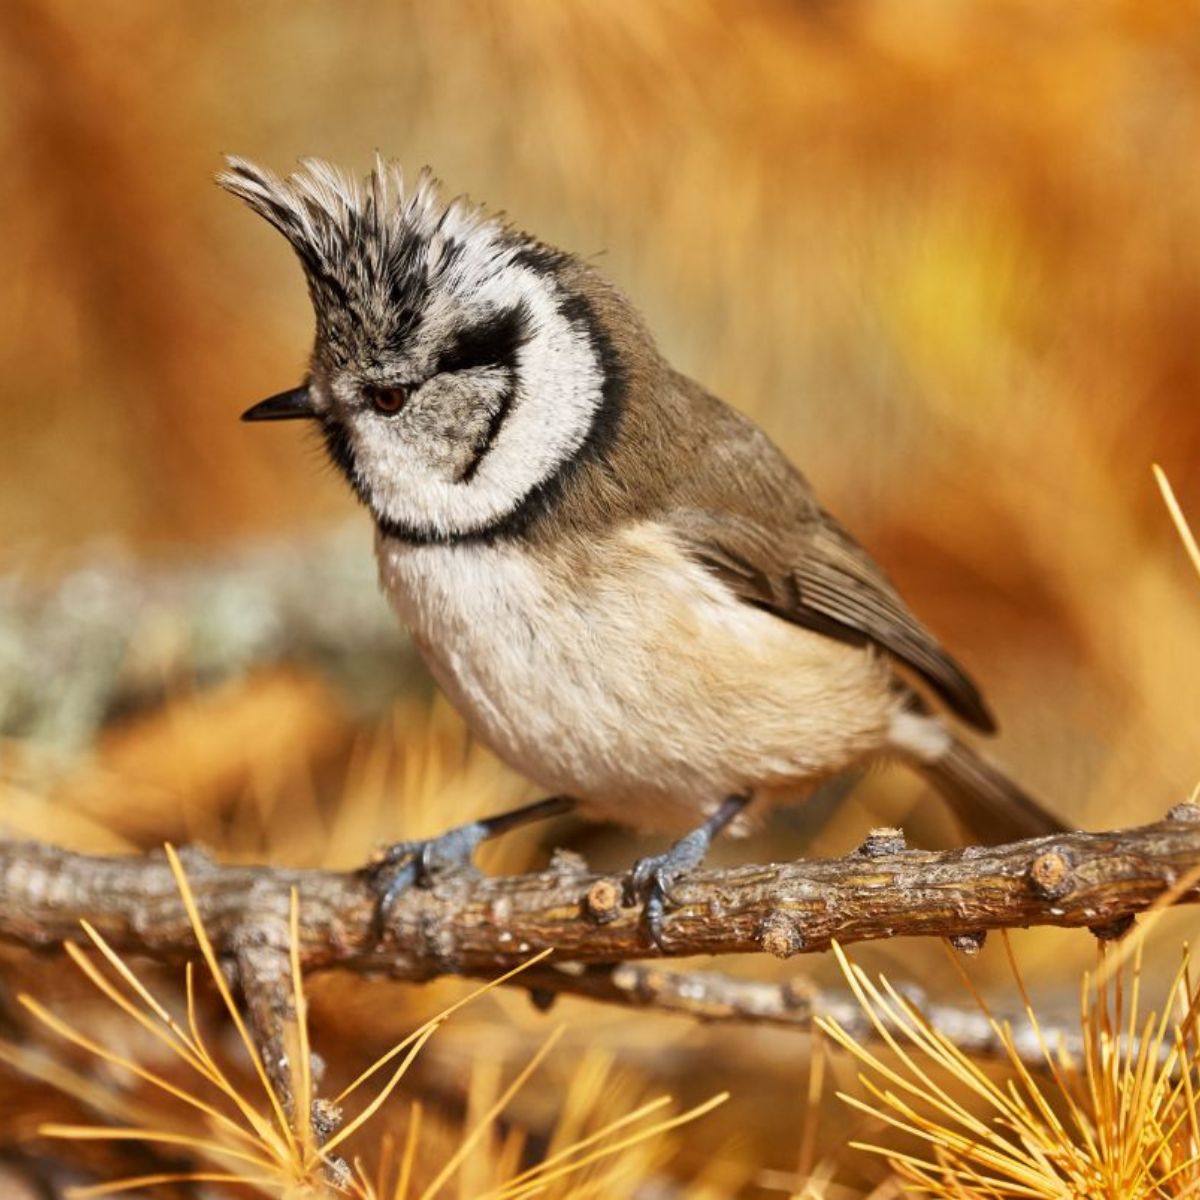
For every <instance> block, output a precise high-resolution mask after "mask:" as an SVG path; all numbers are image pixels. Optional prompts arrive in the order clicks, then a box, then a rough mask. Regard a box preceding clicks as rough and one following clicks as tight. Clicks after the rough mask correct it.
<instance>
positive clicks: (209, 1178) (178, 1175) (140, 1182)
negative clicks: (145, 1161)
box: [67, 1171, 277, 1200]
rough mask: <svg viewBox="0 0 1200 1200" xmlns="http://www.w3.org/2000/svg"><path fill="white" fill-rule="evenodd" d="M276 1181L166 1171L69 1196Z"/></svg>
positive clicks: (82, 1198) (91, 1199) (78, 1199)
mask: <svg viewBox="0 0 1200 1200" xmlns="http://www.w3.org/2000/svg"><path fill="white" fill-rule="evenodd" d="M276 1182H277V1181H276V1180H275V1179H274V1178H272V1177H270V1176H267V1177H265V1178H262V1179H247V1178H246V1177H245V1176H244V1175H229V1174H226V1173H224V1172H218V1171H179V1172H173V1173H168V1172H164V1173H163V1174H160V1175H138V1176H135V1177H132V1178H129V1179H119V1180H117V1181H116V1182H115V1183H97V1184H92V1185H91V1186H89V1187H73V1188H68V1189H67V1196H68V1197H69V1198H70V1200H98V1197H100V1196H117V1195H120V1194H121V1193H122V1192H134V1191H139V1190H140V1189H142V1188H150V1187H159V1186H161V1185H162V1184H164V1183H233V1184H243V1185H249V1186H251V1187H270V1186H271V1185H272V1184H274V1183H276Z"/></svg>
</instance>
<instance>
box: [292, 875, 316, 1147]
mask: <svg viewBox="0 0 1200 1200" xmlns="http://www.w3.org/2000/svg"><path fill="white" fill-rule="evenodd" d="M290 899H291V903H290V908H289V912H288V941H289V947H288V949H289V963H290V965H291V971H292V1006H293V1009H294V1014H295V1015H294V1017H293V1022H294V1028H295V1031H296V1041H297V1043H298V1046H297V1050H298V1056H299V1060H300V1061H299V1064H298V1066H299V1072H300V1083H299V1087H297V1088H296V1099H295V1111H296V1112H297V1113H298V1114H300V1120H299V1124H300V1139H301V1150H302V1153H303V1155H304V1157H305V1159H308V1158H309V1157H310V1156H311V1154H312V1152H313V1138H312V1119H311V1114H312V1107H313V1083H312V1055H311V1053H310V1046H309V1042H308V1000H307V998H306V997H305V995H304V981H303V976H302V975H301V974H300V893H299V892H298V891H297V890H296V889H295V888H292V893H291V898H290Z"/></svg>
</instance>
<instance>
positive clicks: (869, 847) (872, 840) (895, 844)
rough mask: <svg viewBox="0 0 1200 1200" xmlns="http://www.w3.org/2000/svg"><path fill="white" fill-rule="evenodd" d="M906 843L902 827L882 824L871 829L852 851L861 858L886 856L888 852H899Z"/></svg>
mask: <svg viewBox="0 0 1200 1200" xmlns="http://www.w3.org/2000/svg"><path fill="white" fill-rule="evenodd" d="M906 845H907V844H906V842H905V840H904V830H903V829H900V828H898V827H897V826H894V825H883V826H880V827H879V828H878V829H872V830H871V831H870V832H869V833H868V834H867V836H866V840H865V841H864V842H863V844H862V845H861V846H859V848H858V849H857V850H856V851H855V852H854V853H855V854H857V855H859V856H860V857H862V858H886V857H887V856H888V855H889V854H899V853H900V852H901V851H902V850H904V849H905V848H906Z"/></svg>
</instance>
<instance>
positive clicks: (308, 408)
mask: <svg viewBox="0 0 1200 1200" xmlns="http://www.w3.org/2000/svg"><path fill="white" fill-rule="evenodd" d="M316 415H317V413H316V410H315V409H314V408H313V405H312V397H311V396H310V395H309V394H308V385H307V384H301V386H300V387H298V388H292V390H291V391H290V392H280V393H279V395H278V396H271V397H269V398H268V399H266V400H260V401H259V402H258V403H257V404H256V405H254V407H253V408H248V409H246V411H245V412H244V413H242V420H243V421H298V420H300V419H301V418H308V419H310V420H311V419H313V418H315V417H316Z"/></svg>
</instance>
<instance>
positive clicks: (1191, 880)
mask: <svg viewBox="0 0 1200 1200" xmlns="http://www.w3.org/2000/svg"><path fill="white" fill-rule="evenodd" d="M183 857H184V862H185V866H186V869H187V871H188V877H189V880H190V882H191V886H192V890H193V891H194V893H195V896H196V902H197V905H198V906H199V911H200V914H201V917H202V919H203V921H204V924H205V927H206V928H207V930H208V933H209V936H210V937H211V938H212V941H213V944H214V946H216V948H217V950H218V952H219V953H220V954H222V955H224V956H226V957H227V958H229V959H230V960H232V961H233V962H235V963H236V962H237V961H238V960H239V959H242V960H245V959H246V956H247V950H248V947H249V946H250V945H252V944H253V939H254V936H255V931H256V930H257V931H259V936H261V931H262V930H263V929H275V930H279V929H282V928H286V922H287V915H288V903H289V896H290V892H291V889H292V888H296V889H297V890H298V892H299V895H300V903H301V924H300V956H301V962H302V964H303V966H304V968H305V969H306V970H308V971H317V970H324V969H328V968H333V967H342V968H349V969H351V970H356V971H361V972H364V973H372V974H382V975H388V976H391V977H393V978H397V979H409V980H428V979H432V978H435V977H437V976H440V975H446V974H464V975H476V976H490V975H494V974H497V973H499V972H501V971H503V970H505V969H508V968H510V967H512V966H515V965H517V964H518V963H520V962H522V961H524V960H525V959H527V958H528V957H529V956H530V955H531V954H532V953H533V952H535V951H537V950H540V949H543V948H545V947H553V948H554V949H555V952H556V953H555V961H557V962H560V963H561V962H573V963H580V964H587V963H604V964H613V963H619V962H627V961H629V960H633V959H639V958H647V957H651V956H653V955H654V954H655V951H654V949H653V946H652V945H651V944H650V943H649V942H648V941H647V939H646V937H645V934H644V931H643V928H642V924H641V921H640V919H639V917H640V914H639V910H638V908H637V907H636V906H635V905H631V904H627V903H626V901H625V897H624V895H623V880H621V879H619V878H613V877H610V876H605V875H597V874H594V873H591V872H589V871H588V870H587V869H586V867H584V866H583V865H582V863H581V862H579V861H578V860H577V859H575V858H574V857H573V856H562V857H561V858H560V859H557V860H556V862H555V864H554V865H552V866H551V868H550V869H549V870H547V871H543V872H541V873H538V874H533V875H522V876H514V877H511V878H502V879H478V878H475V879H468V878H466V877H454V878H448V879H445V880H442V881H439V882H438V883H437V884H436V885H435V886H434V887H432V888H431V889H429V890H422V889H413V890H411V891H409V892H408V893H407V894H406V895H404V896H403V897H401V899H400V901H399V902H398V903H397V904H396V906H395V908H394V910H393V911H392V914H391V916H390V918H389V921H388V925H387V929H386V931H385V936H384V938H383V941H382V942H381V943H379V944H375V943H374V942H373V940H372V938H371V933H370V930H371V918H372V912H373V906H374V894H373V893H372V891H371V888H370V886H369V884H368V882H367V880H366V879H365V877H364V876H363V875H361V874H359V873H353V872H351V873H339V872H332V871H318V870H294V869H288V868H274V867H244V866H220V865H218V864H216V863H214V862H213V861H212V860H210V859H209V858H207V857H206V856H204V855H203V854H201V853H199V852H197V851H194V850H193V851H190V852H187V853H186V854H185V855H184V856H183ZM1198 878H1200V808H1196V807H1194V806H1192V805H1180V806H1179V807H1177V808H1175V809H1173V810H1172V812H1171V814H1170V815H1169V816H1168V819H1167V820H1165V821H1163V822H1160V823H1158V824H1155V825H1147V826H1143V827H1141V828H1137V829H1129V830H1124V831H1119V832H1114V833H1072V834H1062V835H1057V836H1053V837H1044V838H1036V839H1032V840H1030V841H1026V842H1017V843H1014V844H1012V845H1008V846H994V847H970V848H967V849H962V850H948V851H927V850H908V849H904V848H903V840H902V838H900V837H899V836H898V835H897V833H896V831H877V832H876V833H875V834H873V835H872V836H871V837H870V838H868V840H867V841H866V842H865V843H864V844H863V845H862V846H861V847H860V848H859V849H858V850H856V851H855V852H854V853H852V854H849V855H847V856H846V857H844V858H839V859H818V860H811V861H799V862H793V863H782V864H773V865H763V866H744V867H731V868H724V869H720V870H702V871H697V872H695V873H694V874H692V875H690V876H689V877H687V878H686V879H684V880H681V881H680V883H679V884H678V886H677V888H676V891H675V900H676V901H677V907H676V908H675V909H674V910H673V911H672V912H671V913H670V914H669V916H668V918H667V922H666V943H667V953H668V954H670V955H672V956H684V955H697V954H705V955H720V954H736V953H746V952H754V951H763V950H765V951H767V952H769V953H772V954H775V955H777V956H779V957H788V956H790V955H793V954H799V953H808V952H813V951H819V950H824V949H826V948H827V947H828V946H829V944H830V942H831V941H832V940H833V939H835V938H836V939H837V940H839V941H840V942H842V943H844V944H846V943H851V942H859V941H868V940H877V939H881V938H892V937H901V936H937V937H945V938H950V939H953V940H955V941H956V942H957V944H959V945H960V947H964V946H965V947H966V948H968V949H969V948H970V947H971V946H972V945H974V944H975V943H976V942H977V941H978V939H979V938H980V936H981V935H982V934H984V933H986V931H988V930H990V929H1002V928H1015V927H1020V926H1029V925H1057V926H1066V927H1086V928H1091V929H1093V930H1094V931H1096V932H1097V933H1098V934H1099V935H1100V936H1113V935H1115V934H1117V933H1119V932H1120V931H1121V930H1122V928H1123V927H1127V925H1128V923H1129V921H1130V920H1131V919H1132V918H1133V916H1134V915H1135V914H1136V913H1138V912H1141V911H1144V910H1145V909H1147V908H1148V907H1150V906H1151V905H1155V904H1159V903H1195V902H1196V901H1197V900H1200V887H1198V886H1197V880H1198ZM81 918H86V919H87V920H89V921H90V922H92V924H93V925H95V926H97V927H98V928H99V929H100V930H101V932H102V933H103V934H104V935H105V937H107V938H108V939H109V940H110V941H111V942H112V943H113V945H114V946H116V947H117V948H118V949H120V950H122V951H126V952H133V953H139V954H144V955H148V956H150V957H152V958H156V959H159V960H164V961H172V960H179V959H182V958H184V957H186V956H188V955H189V953H191V947H192V945H193V937H192V933H191V930H190V928H189V926H188V920H187V914H186V913H185V911H184V907H183V904H182V903H181V901H180V897H179V894H178V891H177V889H176V887H175V882H174V879H173V878H172V875H171V872H170V869H169V867H168V865H167V863H166V861H165V859H164V858H163V857H162V856H161V855H151V856H149V857H145V858H100V857H89V856H85V855H80V854H74V853H71V852H69V851H65V850H61V849H58V848H56V847H53V846H48V845H45V844H42V843H30V842H9V843H4V844H0V938H4V939H6V940H8V941H12V942H16V943H20V944H23V945H26V946H31V947H45V946H50V945H53V944H56V943H61V942H63V941H66V940H68V939H74V938H76V937H77V936H78V932H79V921H80V919H81ZM248 938H249V939H250V940H249V941H248V940H247V939H248ZM268 940H271V939H268ZM275 940H277V939H275ZM557 990H568V988H567V985H563V986H562V987H559V988H558V989H557ZM578 990H586V989H585V988H584V987H583V985H582V984H580V986H579V989H578Z"/></svg>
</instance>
